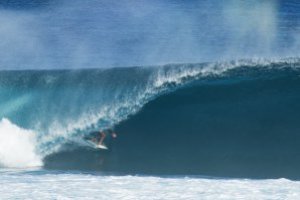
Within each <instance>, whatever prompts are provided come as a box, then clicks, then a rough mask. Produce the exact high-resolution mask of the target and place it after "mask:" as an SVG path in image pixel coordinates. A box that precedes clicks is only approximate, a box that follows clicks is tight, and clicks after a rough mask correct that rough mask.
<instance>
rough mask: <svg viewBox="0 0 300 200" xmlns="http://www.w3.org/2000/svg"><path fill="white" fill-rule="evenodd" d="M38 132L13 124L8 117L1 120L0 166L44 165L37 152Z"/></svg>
mask: <svg viewBox="0 0 300 200" xmlns="http://www.w3.org/2000/svg"><path fill="white" fill-rule="evenodd" d="M35 147H36V134H35V133H34V132H33V131H30V130H25V129H22V128H20V127H18V126H17V125H14V124H12V123H11V122H10V121H9V120H8V119H5V118H4V119H2V120H1V121H0V166H2V167H9V168H24V167H25V168H27V167H38V166H42V164H43V163H42V159H41V157H40V156H39V155H38V154H37V153H36V150H35Z"/></svg>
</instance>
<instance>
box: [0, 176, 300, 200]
mask: <svg viewBox="0 0 300 200" xmlns="http://www.w3.org/2000/svg"><path fill="white" fill-rule="evenodd" d="M0 185H1V187H0V198H1V199H102V200H106V199H107V200H114V199H127V200H130V199H140V200H148V199H149V200H150V199H151V200H154V199H166V200H169V199H170V200H172V199H174V200H175V199H176V200H177V199H188V200H194V199H195V200H196V199H197V200H198V199H204V200H210V199H211V200H219V199H222V200H235V199H249V200H250V199H268V200H275V199H276V200H280V199H290V200H298V199H300V190H299V188H300V182H299V181H291V180H287V179H273V180H272V179H269V180H249V179H207V178H188V177H174V178H163V177H141V176H99V175H91V174H78V173H77V174H70V173H55V172H47V171H38V172H37V173H36V172H26V173H23V172H12V171H0Z"/></svg>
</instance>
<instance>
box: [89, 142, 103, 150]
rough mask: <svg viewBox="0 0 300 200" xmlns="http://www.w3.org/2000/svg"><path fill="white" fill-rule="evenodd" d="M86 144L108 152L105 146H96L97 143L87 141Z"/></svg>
mask: <svg viewBox="0 0 300 200" xmlns="http://www.w3.org/2000/svg"><path fill="white" fill-rule="evenodd" d="M86 142H87V143H88V144H89V146H91V147H93V148H95V149H104V150H108V148H107V146H105V145H103V144H102V145H101V144H96V143H95V142H93V141H91V140H86Z"/></svg>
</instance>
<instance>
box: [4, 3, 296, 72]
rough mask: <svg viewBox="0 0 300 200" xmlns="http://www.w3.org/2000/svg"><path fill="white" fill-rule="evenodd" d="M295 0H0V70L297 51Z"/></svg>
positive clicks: (216, 58)
mask: <svg viewBox="0 0 300 200" xmlns="http://www.w3.org/2000/svg"><path fill="white" fill-rule="evenodd" d="M299 7H300V5H299V3H298V2H297V1H279V0H278V1H256V0H251V1H226V2H224V1H216V0H213V1H167V0H165V1H147V0H140V1H125V0H121V1H105V0H104V1H96V0H92V1H79V0H74V1H64V0H56V1H38V0H31V1H18V0H10V1H4V2H1V3H0V38H1V41H0V69H28V68H30V69H53V68H56V69H60V68H102V67H112V66H122V67H123V66H132V65H139V66H145V65H157V64H166V63H191V62H204V61H220V60H235V59H240V58H253V57H256V58H266V57H267V58H274V57H276V58H278V57H279V58H282V57H297V56H298V55H299V45H300V42H299V41H300V40H299V37H300V36H299V34H298V33H299V22H298V21H299V18H300V15H299V13H297V8H299Z"/></svg>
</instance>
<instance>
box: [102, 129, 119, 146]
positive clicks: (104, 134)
mask: <svg viewBox="0 0 300 200" xmlns="http://www.w3.org/2000/svg"><path fill="white" fill-rule="evenodd" d="M106 133H108V134H109V135H110V136H111V137H112V138H116V137H117V134H116V133H115V132H114V131H113V130H112V129H108V130H106V131H105V130H104V131H101V130H100V140H99V142H98V145H102V146H105V144H104V143H103V141H104V139H105V138H106V136H107V134H106Z"/></svg>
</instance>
